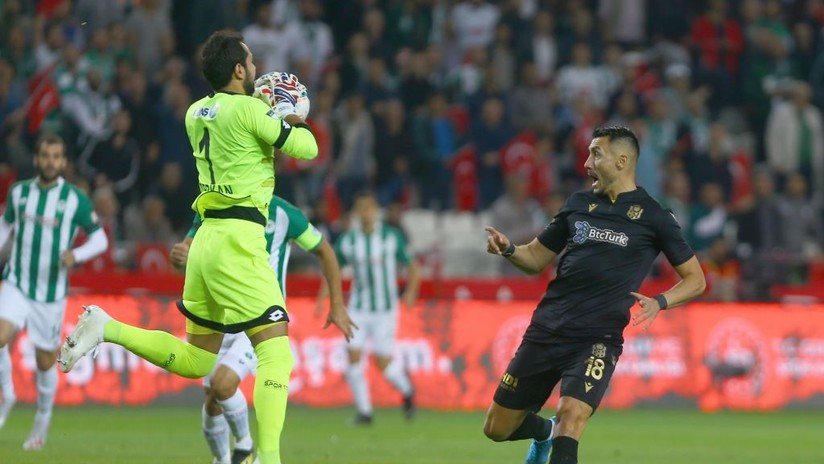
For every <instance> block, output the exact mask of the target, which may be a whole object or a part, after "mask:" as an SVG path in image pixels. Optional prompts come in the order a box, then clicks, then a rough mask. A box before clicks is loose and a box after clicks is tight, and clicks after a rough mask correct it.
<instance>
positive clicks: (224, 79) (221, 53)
mask: <svg viewBox="0 0 824 464" xmlns="http://www.w3.org/2000/svg"><path fill="white" fill-rule="evenodd" d="M241 42H243V36H242V35H240V34H239V33H238V32H236V31H232V30H228V29H224V30H222V31H217V32H215V33H213V34H212V35H210V36H209V38H208V39H207V40H206V43H205V44H204V45H203V51H202V52H201V57H202V59H203V77H205V78H206V80H207V81H209V85H211V86H212V89H214V90H220V89H222V88H223V87H226V85H227V84H228V83H229V81H231V80H232V73H233V72H234V71H235V65H236V64H238V63H240V65H241V66H244V67H245V66H246V50H245V49H244V48H243V45H241Z"/></svg>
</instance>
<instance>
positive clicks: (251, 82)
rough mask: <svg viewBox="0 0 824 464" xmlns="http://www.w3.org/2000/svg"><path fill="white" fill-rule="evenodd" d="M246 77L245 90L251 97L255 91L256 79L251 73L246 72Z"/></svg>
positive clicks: (244, 81)
mask: <svg viewBox="0 0 824 464" xmlns="http://www.w3.org/2000/svg"><path fill="white" fill-rule="evenodd" d="M246 77H247V78H246V79H244V80H243V92H244V93H245V94H246V95H248V96H250V97H251V96H252V94H254V93H255V79H254V78H253V77H251V75H250V74H249V73H246Z"/></svg>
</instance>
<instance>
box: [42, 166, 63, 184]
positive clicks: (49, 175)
mask: <svg viewBox="0 0 824 464" xmlns="http://www.w3.org/2000/svg"><path fill="white" fill-rule="evenodd" d="M37 176H38V177H40V179H41V180H42V181H43V182H45V183H47V184H49V183H52V182H54V180H55V179H57V178H58V177H60V170H58V169H49V170H47V171H44V170H42V169H40V168H38V169H37Z"/></svg>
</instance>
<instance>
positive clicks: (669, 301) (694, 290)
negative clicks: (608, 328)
mask: <svg viewBox="0 0 824 464" xmlns="http://www.w3.org/2000/svg"><path fill="white" fill-rule="evenodd" d="M675 271H676V272H678V275H679V276H681V280H679V281H678V283H676V284H675V285H674V286H673V287H672V288H670V289H669V290H667V291H666V292H664V293H662V294H660V295H657V296H655V297H652V298H650V297H647V296H644V295H642V294H640V293H635V292H632V296H634V297H635V299H637V300H638V304H639V305H640V306H641V310H640V311H638V312H637V313H635V315H634V316H632V321H633V325H638V324H641V323H643V322H646V324H645V325H644V328H645V329H646V328H648V327H649V326H651V325H652V322H653V321H654V320H655V317H656V316H657V315H658V312H659V311H661V310H662V309H667V308H674V307H676V306H681V305H682V304H685V303H687V302H688V301H690V300H693V299H695V298H697V297H699V296H701V294H702V293H704V289H706V288H707V282H706V280H705V279H704V271H703V270H702V269H701V264H700V263H699V262H698V258H696V257H695V256H693V257H692V258H690V259H688V260H687V261H686V262H685V263H682V264H679V265H678V266H675ZM659 300H660V302H659ZM661 303H664V307H662V306H661Z"/></svg>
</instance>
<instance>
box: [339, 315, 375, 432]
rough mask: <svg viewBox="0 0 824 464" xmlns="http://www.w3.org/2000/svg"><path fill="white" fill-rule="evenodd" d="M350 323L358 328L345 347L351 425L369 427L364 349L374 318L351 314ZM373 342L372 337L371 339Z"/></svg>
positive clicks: (367, 386)
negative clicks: (352, 410)
mask: <svg viewBox="0 0 824 464" xmlns="http://www.w3.org/2000/svg"><path fill="white" fill-rule="evenodd" d="M350 316H351V318H352V321H353V322H355V324H357V326H358V327H359V329H358V330H356V331H355V333H354V334H353V335H352V338H351V339H350V340H349V344H348V345H347V347H346V353H347V359H348V362H349V364H348V365H347V366H346V371H345V372H344V377H345V378H346V383H348V384H349V389H350V390H351V391H352V397H353V398H354V400H355V411H356V415H355V418H354V419H353V420H352V424H353V425H369V424H371V423H372V401H371V400H370V398H369V383H368V382H367V381H366V360H365V359H364V358H365V356H364V351H363V350H364V348H365V347H366V339H367V337H370V336H372V335H373V334H374V318H372V317H370V316H371V314H366V313H362V312H353V313H351V314H350ZM372 339H373V340H374V337H372Z"/></svg>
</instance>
